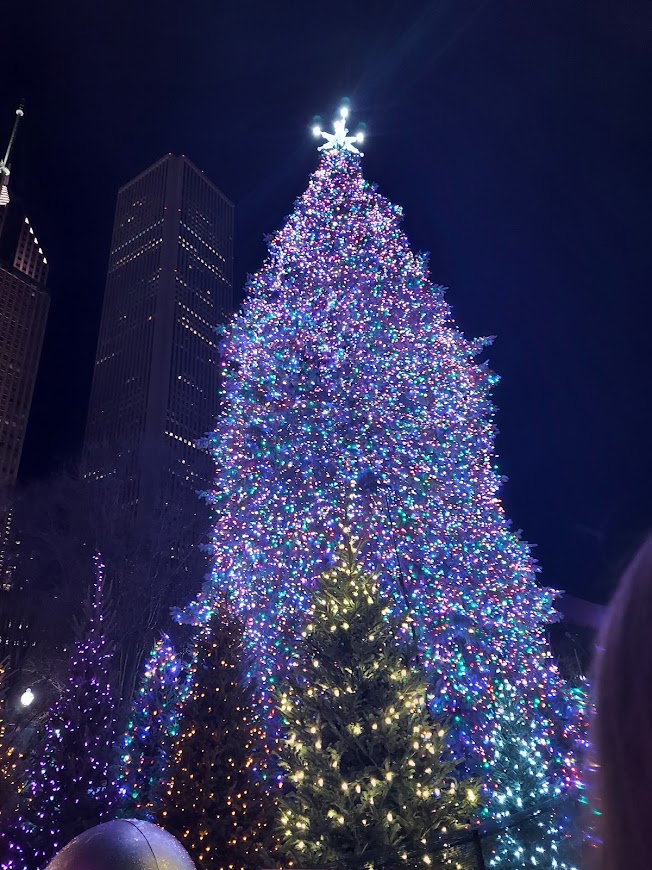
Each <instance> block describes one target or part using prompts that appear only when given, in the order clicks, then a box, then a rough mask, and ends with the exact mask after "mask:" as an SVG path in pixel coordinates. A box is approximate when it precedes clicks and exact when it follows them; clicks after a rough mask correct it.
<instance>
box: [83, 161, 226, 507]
mask: <svg viewBox="0 0 652 870" xmlns="http://www.w3.org/2000/svg"><path fill="white" fill-rule="evenodd" d="M232 306H233V205H232V204H231V203H230V202H229V200H228V199H227V198H226V197H225V196H224V195H223V194H222V193H221V192H220V191H219V190H218V189H217V187H215V185H214V184H212V183H211V182H210V181H209V180H208V178H206V176H205V175H204V174H203V173H202V172H201V171H200V170H199V169H197V167H195V166H194V165H193V164H192V163H191V162H190V161H189V160H188V159H187V158H185V157H176V156H174V155H172V154H168V155H167V156H165V157H163V158H162V159H161V160H159V161H158V162H157V163H155V164H154V165H153V166H151V167H150V168H149V169H146V170H145V172H143V173H141V174H140V175H138V176H137V177H136V178H134V179H133V181H130V182H129V183H128V184H126V185H125V186H124V187H122V188H121V189H120V191H119V192H118V201H117V206H116V213H115V222H114V225H113V238H112V241H111V253H110V256H109V268H108V275H107V281H106V293H105V298H104V308H103V311H102V321H101V325H100V335H99V341H98V346H97V356H96V360H95V371H94V376H93V386H92V391H91V399H90V407H89V412H88V422H87V428H86V437H85V442H84V453H83V465H84V468H85V473H86V475H87V476H89V477H96V478H103V477H105V476H106V475H110V474H112V475H116V479H117V480H118V481H119V482H120V487H121V495H120V499H121V501H122V502H123V504H125V505H127V506H131V507H132V508H133V509H134V512H135V513H136V514H143V513H144V512H147V511H148V510H150V509H151V507H152V506H153V505H155V504H157V503H158V500H159V499H160V498H162V499H163V502H169V501H171V500H174V501H175V502H176V503H178V500H179V498H180V496H182V495H183V494H184V493H186V494H188V493H189V494H191V495H192V498H193V499H195V493H196V491H197V490H201V489H203V488H205V487H207V486H208V485H209V484H210V482H211V480H212V476H213V463H212V460H211V458H210V457H209V456H208V455H207V454H206V453H205V452H204V451H203V450H201V449H199V448H198V447H197V446H196V441H197V439H198V438H201V437H202V436H203V435H204V434H205V433H206V432H208V431H209V430H210V429H212V428H213V425H214V418H215V414H216V411H217V402H218V387H219V359H218V346H217V345H218V342H217V337H216V335H215V332H214V329H215V327H216V326H217V325H218V324H220V323H223V322H224V321H225V319H226V318H227V317H228V315H229V314H230V312H231V310H232Z"/></svg>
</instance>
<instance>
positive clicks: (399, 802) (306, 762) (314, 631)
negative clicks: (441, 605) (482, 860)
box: [278, 536, 479, 868]
mask: <svg viewBox="0 0 652 870" xmlns="http://www.w3.org/2000/svg"><path fill="white" fill-rule="evenodd" d="M340 546H341V551H340V553H339V554H338V560H337V562H336V563H335V566H334V567H333V568H331V569H329V570H328V571H326V572H324V574H323V575H322V577H321V579H320V581H319V583H318V584H317V588H316V590H315V592H314V594H313V598H312V605H311V607H310V610H309V613H308V616H307V623H306V626H305V629H304V632H303V635H302V640H301V642H300V644H299V646H298V650H297V654H296V656H295V660H294V664H295V667H294V668H293V670H292V671H291V673H290V676H289V678H288V680H287V682H284V683H283V684H282V685H281V687H280V689H279V692H278V698H279V707H280V710H281V713H282V716H283V720H284V739H283V741H282V749H281V761H282V764H283V766H284V768H285V769H286V772H287V778H286V782H287V787H288V789H289V794H288V795H287V796H286V797H285V798H284V799H283V800H282V802H281V813H280V831H281V837H282V846H281V852H282V854H284V855H286V856H287V857H288V858H290V859H291V860H292V862H293V863H294V865H295V866H298V867H348V868H364V867H383V866H389V867H396V866H399V865H401V864H405V863H406V862H407V863H408V864H409V865H411V866H415V865H418V866H424V864H425V865H426V866H427V865H428V864H432V865H434V866H439V865H440V861H441V860H442V858H443V855H444V853H445V843H446V836H445V835H446V834H448V835H449V837H450V836H453V837H454V836H455V835H458V836H459V834H460V832H461V828H462V825H463V823H464V822H465V821H466V822H470V821H471V818H472V816H473V815H474V814H476V813H477V809H478V797H479V795H478V791H477V786H476V785H475V784H474V783H471V782H464V781H462V782H458V780H457V777H456V771H457V769H458V767H459V765H458V764H457V762H456V761H455V760H451V757H450V755H448V757H447V758H446V755H447V752H446V731H445V729H444V727H443V726H442V724H441V723H440V722H436V721H435V719H434V718H433V716H432V715H431V713H430V712H429V710H428V706H427V697H426V696H427V690H428V681H427V680H426V678H425V675H424V673H423V671H422V669H421V668H420V667H419V666H418V664H417V662H416V661H415V655H416V649H415V647H414V644H413V642H412V640H411V636H410V634H409V631H406V629H408V625H407V623H405V621H404V622H403V624H402V625H401V623H400V622H399V620H398V619H396V618H393V617H391V615H390V613H389V608H388V607H386V605H385V603H384V602H383V601H382V600H381V598H380V594H379V588H378V582H377V581H378V577H377V575H375V576H371V575H368V574H365V573H364V571H363V570H362V568H361V567H360V564H359V563H358V553H359V550H360V545H359V542H358V541H357V539H356V538H355V537H351V536H347V539H346V543H345V544H341V545H340Z"/></svg>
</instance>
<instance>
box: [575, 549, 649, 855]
mask: <svg viewBox="0 0 652 870" xmlns="http://www.w3.org/2000/svg"><path fill="white" fill-rule="evenodd" d="M593 690H594V700H595V716H594V720H593V724H592V735H591V743H592V758H591V761H592V773H591V783H590V785H592V788H593V798H594V801H595V805H596V808H597V809H598V810H599V811H600V812H601V815H600V816H599V817H598V820H597V832H598V835H599V838H600V839H601V840H602V845H601V846H600V847H599V861H598V866H600V867H601V868H604V870H621V868H622V870H624V868H627V870H639V868H640V870H643V868H649V867H652V841H651V840H650V837H651V833H650V821H649V820H650V812H651V811H652V536H651V537H649V538H648V539H647V541H646V542H645V543H644V544H643V546H642V547H641V548H640V550H639V551H638V553H637V554H636V556H635V557H634V559H633V560H632V562H631V564H630V565H629V567H628V568H627V570H626V571H625V573H624V575H623V577H622V579H621V581H620V585H619V587H618V589H617V591H616V594H615V596H614V599H613V601H612V603H611V605H610V607H609V610H608V613H607V618H606V622H605V624H604V626H603V628H602V631H601V632H600V637H599V641H598V649H597V656H596V662H595V667H594V675H593Z"/></svg>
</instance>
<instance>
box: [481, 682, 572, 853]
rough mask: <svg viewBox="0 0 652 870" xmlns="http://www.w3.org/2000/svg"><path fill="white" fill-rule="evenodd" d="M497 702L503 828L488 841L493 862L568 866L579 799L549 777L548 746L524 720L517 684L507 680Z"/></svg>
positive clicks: (497, 803)
mask: <svg viewBox="0 0 652 870" xmlns="http://www.w3.org/2000/svg"><path fill="white" fill-rule="evenodd" d="M497 702H498V704H499V708H498V713H499V719H498V723H497V728H496V731H495V735H494V761H493V764H494V770H493V776H494V778H495V779H496V780H498V781H499V782H500V783H501V786H502V787H501V790H500V792H499V793H498V794H497V795H495V796H494V802H493V806H492V807H491V809H492V816H493V819H494V820H495V822H496V823H497V827H498V829H499V833H498V834H497V835H496V836H495V837H493V838H488V840H487V845H486V851H487V853H488V854H489V855H490V857H489V860H488V866H489V867H502V868H514V870H516V868H519V867H530V866H533V867H540V868H556V870H569V868H570V867H572V866H574V863H575V860H576V859H577V858H579V848H580V843H581V840H580V837H579V836H576V837H575V838H574V837H573V836H572V835H573V834H576V835H577V833H578V832H577V831H576V829H575V824H576V816H577V813H576V812H574V810H575V806H574V805H575V803H576V801H572V802H571V801H570V800H569V799H568V797H565V798H564V795H563V793H562V789H561V787H560V785H559V784H558V783H551V782H550V780H549V778H548V777H547V776H546V766H545V764H544V761H545V745H544V746H543V747H542V746H541V745H540V741H539V740H538V739H537V736H536V733H537V732H536V728H534V727H533V723H532V722H527V721H526V720H525V718H524V714H523V710H522V706H521V704H520V703H519V699H518V698H517V696H516V692H515V690H514V688H513V687H512V686H510V685H509V684H505V685H503V687H502V689H501V696H500V697H499V698H498V699H497ZM501 828H502V830H501Z"/></svg>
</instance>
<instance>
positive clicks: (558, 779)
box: [181, 112, 577, 800]
mask: <svg viewBox="0 0 652 870" xmlns="http://www.w3.org/2000/svg"><path fill="white" fill-rule="evenodd" d="M345 114H346V112H345V113H344V116H342V117H341V118H339V119H338V121H337V122H336V125H335V132H334V133H333V134H324V137H325V138H326V142H325V143H324V145H323V146H322V157H321V161H320V163H319V166H318V168H317V169H316V171H315V172H314V173H313V174H312V176H311V177H310V181H309V184H308V188H307V190H306V192H305V193H304V194H303V195H302V196H301V197H300V198H299V199H298V200H297V202H296V204H295V207H294V210H293V212H292V214H291V215H290V217H289V218H288V219H287V221H286V223H285V225H284V226H283V227H282V228H281V230H280V231H278V232H277V233H276V234H275V235H274V236H273V237H272V238H271V240H270V242H269V252H268V257H267V259H266V261H265V263H264V265H263V267H262V268H261V269H260V271H259V272H258V273H256V274H255V275H254V276H253V277H252V278H251V279H250V281H249V284H248V287H247V295H246V299H245V302H244V305H243V308H242V311H241V313H240V314H239V315H238V316H236V317H235V318H234V320H233V322H232V323H231V325H230V327H229V328H228V329H227V330H226V332H225V335H224V337H223V343H222V354H223V360H224V386H223V396H222V406H221V413H220V417H219V420H218V425H217V429H216V431H215V432H214V433H213V434H212V435H211V436H210V437H209V438H208V439H207V443H208V447H209V448H210V450H211V451H212V454H213V456H214V459H215V462H216V467H217V474H216V479H215V485H214V488H213V490H212V492H211V493H210V494H209V496H210V499H211V501H212V504H213V512H214V515H215V526H214V532H213V537H212V551H213V568H212V573H211V576H210V578H209V580H208V581H207V583H206V584H205V587H204V589H203V591H202V593H201V594H200V595H199V596H198V598H197V599H196V600H195V601H194V602H192V603H191V604H190V605H189V606H188V607H187V608H186V610H185V611H184V613H183V614H182V616H181V618H182V619H183V620H186V621H189V622H195V623H202V622H205V621H206V620H207V619H209V618H210V615H211V613H212V612H213V609H214V607H215V602H216V601H218V600H219V597H220V596H221V595H222V594H223V593H224V591H225V590H230V591H231V594H232V597H233V601H234V602H235V605H236V607H237V608H238V610H239V613H240V615H241V618H242V620H243V622H244V624H245V627H246V643H247V646H248V648H249V650H250V651H251V653H252V654H253V661H254V671H255V673H256V675H257V676H259V677H260V679H261V681H262V682H263V684H264V686H265V687H266V688H267V690H270V689H273V688H274V685H275V682H276V680H277V679H278V675H279V674H282V673H283V671H284V670H285V669H286V667H287V663H288V661H289V660H290V659H291V655H292V650H293V647H294V644H295V639H296V635H297V632H298V626H300V625H301V624H302V617H303V613H304V611H305V609H306V607H307V606H308V604H309V602H310V600H311V597H310V596H311V588H312V586H313V585H314V584H315V582H316V581H317V578H318V577H319V575H320V573H321V572H322V570H323V569H324V568H325V567H326V566H328V564H329V561H330V559H331V558H332V554H333V551H334V548H335V546H336V542H337V540H338V528H339V525H340V523H341V522H342V521H343V520H344V516H345V511H346V504H347V502H346V500H345V499H342V498H341V492H342V487H343V486H346V487H348V486H352V487H353V503H352V505H351V516H350V518H349V519H350V524H351V526H352V527H353V528H364V529H365V530H366V531H367V532H368V535H369V546H368V548H367V550H366V552H365V561H364V565H365V567H366V568H367V569H368V570H370V571H373V570H376V566H380V568H379V570H380V579H379V583H380V586H381V589H382V594H383V597H384V598H386V599H387V600H388V601H389V602H390V606H391V608H392V611H393V612H394V613H399V612H402V611H403V610H404V609H405V608H407V610H408V612H409V614H410V616H411V618H412V620H413V622H412V627H413V630H414V634H415V638H416V641H417V642H418V646H419V650H420V656H421V660H422V662H423V665H424V667H425V668H426V669H427V671H428V674H429V679H431V691H432V693H433V694H434V700H433V712H435V713H437V714H439V713H441V714H446V715H447V716H449V717H450V721H451V738H452V740H453V745H454V747H455V751H456V752H457V754H458V755H459V757H464V758H465V759H466V762H467V764H468V767H469V770H470V771H471V772H472V773H474V774H475V775H478V776H479V777H481V778H482V779H483V780H484V781H485V782H487V783H488V785H489V787H490V789H491V790H492V791H493V793H494V796H495V798H496V800H497V799H498V798H499V796H500V794H501V792H502V790H503V784H502V783H501V781H500V775H501V768H500V765H495V763H494V762H495V744H496V740H500V735H501V731H500V716H501V713H500V709H501V707H500V704H499V703H498V701H497V699H498V698H499V696H500V695H501V693H502V691H503V686H507V685H509V686H511V687H513V688H514V690H515V692H516V693H517V695H518V698H519V705H520V713H519V715H522V717H523V720H524V721H525V722H526V723H527V724H528V727H531V730H532V739H533V740H534V741H535V743H536V745H537V747H538V751H539V752H540V764H541V769H542V770H543V771H544V772H545V773H544V775H545V777H546V780H547V782H548V787H549V789H550V791H551V793H556V792H557V791H560V792H561V791H563V790H565V789H568V788H570V787H572V786H573V785H574V784H575V781H576V779H577V771H576V768H575V761H574V758H573V754H572V752H571V751H569V744H568V741H567V740H566V739H565V733H566V730H567V720H568V718H569V716H570V715H571V711H570V706H571V705H570V704H569V702H568V697H567V693H566V690H565V686H564V684H563V681H562V679H561V677H560V675H559V672H558V669H557V666H556V664H555V663H554V661H553V659H552V657H551V654H550V649H549V644H548V641H547V638H546V633H545V627H546V624H547V623H548V622H550V621H551V620H553V619H554V618H555V611H554V608H553V599H554V593H553V592H552V591H551V590H549V589H546V588H542V587H541V586H539V585H538V584H537V581H536V566H535V564H534V562H533V559H532V557H531V555H530V552H529V548H528V546H527V544H526V543H525V542H524V541H522V540H521V539H520V537H519V535H518V534H517V533H516V532H515V531H514V530H512V528H511V527H510V524H509V522H508V520H507V518H506V516H505V512H504V509H503V506H502V504H501V501H500V499H499V490H500V486H501V483H502V478H501V475H500V472H499V470H498V467H497V465H496V460H495V456H494V424H493V414H494V409H493V405H492V402H491V398H490V391H491V388H492V387H493V386H494V385H495V383H496V380H497V379H496V377H495V375H494V374H493V373H492V372H491V371H490V370H489V368H488V366H487V363H486V362H483V361H482V360H481V359H480V358H479V356H480V354H481V353H482V352H483V350H484V349H485V348H486V347H487V345H488V344H489V342H488V341H487V340H485V339H480V340H468V339H467V338H465V337H464V335H463V334H462V333H461V332H460V331H459V329H457V327H456V326H455V324H454V322H453V320H452V318H451V313H450V310H449V307H448V305H447V303H446V301H445V299H444V294H443V290H442V288H441V287H438V286H436V285H434V284H433V283H432V282H431V281H430V278H429V276H428V270H427V259H426V257H425V256H422V255H418V254H415V253H413V252H412V250H411V249H410V245H409V242H408V239H407V237H406V235H405V233H404V232H403V230H402V228H401V217H402V212H401V209H400V208H398V207H397V206H394V205H392V204H391V203H389V202H388V201H387V200H386V199H385V198H383V197H382V196H381V195H380V194H379V193H378V192H377V190H376V188H375V187H374V186H372V185H371V184H369V183H368V182H367V181H365V179H364V177H363V174H362V166H361V156H360V154H359V153H358V151H357V147H356V144H355V142H356V141H357V139H356V137H352V136H349V135H348V131H347V130H346V119H345ZM317 132H320V131H317ZM261 706H262V710H263V715H266V716H269V721H270V723H271V725H270V727H271V728H273V727H275V726H274V722H275V717H274V711H273V705H272V704H271V702H270V695H269V691H268V693H267V694H266V695H264V696H263V698H262V699H261ZM504 787H507V785H506V784H505V785H504Z"/></svg>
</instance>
